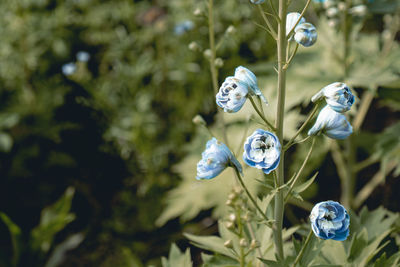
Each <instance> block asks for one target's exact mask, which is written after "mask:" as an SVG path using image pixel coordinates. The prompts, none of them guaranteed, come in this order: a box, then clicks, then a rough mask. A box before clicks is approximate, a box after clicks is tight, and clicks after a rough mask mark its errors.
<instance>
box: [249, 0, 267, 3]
mask: <svg viewBox="0 0 400 267" xmlns="http://www.w3.org/2000/svg"><path fill="white" fill-rule="evenodd" d="M250 2H252V3H253V4H262V3H264V2H265V0H250Z"/></svg>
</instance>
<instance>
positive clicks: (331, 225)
mask: <svg viewBox="0 0 400 267" xmlns="http://www.w3.org/2000/svg"><path fill="white" fill-rule="evenodd" d="M310 221H311V228H312V230H313V232H314V234H315V235H316V236H317V237H319V238H322V239H333V240H337V241H344V240H346V238H347V237H348V235H349V226H350V217H349V215H348V214H347V211H346V209H345V208H344V207H343V206H342V205H340V203H338V202H335V201H332V200H329V201H324V202H320V203H318V204H317V205H315V206H314V208H313V209H312V211H311V214H310Z"/></svg>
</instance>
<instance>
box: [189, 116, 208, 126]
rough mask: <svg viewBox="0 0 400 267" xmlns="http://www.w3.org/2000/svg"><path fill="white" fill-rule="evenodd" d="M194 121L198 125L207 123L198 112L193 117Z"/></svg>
mask: <svg viewBox="0 0 400 267" xmlns="http://www.w3.org/2000/svg"><path fill="white" fill-rule="evenodd" d="M192 122H193V123H194V124H196V125H206V121H205V120H204V119H203V117H202V116H200V115H198V114H197V115H196V116H194V117H193V119H192Z"/></svg>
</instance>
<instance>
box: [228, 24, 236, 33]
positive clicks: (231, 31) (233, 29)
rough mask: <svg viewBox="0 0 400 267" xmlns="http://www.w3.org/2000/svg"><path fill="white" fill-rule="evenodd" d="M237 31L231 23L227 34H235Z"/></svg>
mask: <svg viewBox="0 0 400 267" xmlns="http://www.w3.org/2000/svg"><path fill="white" fill-rule="evenodd" d="M235 32H236V28H235V27H234V26H233V25H230V26H229V27H228V29H226V33H227V34H234V33H235Z"/></svg>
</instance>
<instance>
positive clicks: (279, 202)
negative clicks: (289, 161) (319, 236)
mask: <svg viewBox="0 0 400 267" xmlns="http://www.w3.org/2000/svg"><path fill="white" fill-rule="evenodd" d="M286 13H287V3H286V0H279V18H280V23H279V24H278V40H277V50H278V104H277V118H276V125H275V128H276V135H277V137H278V139H279V141H280V142H281V144H283V119H284V113H285V93H286V69H285V68H284V65H285V63H286V62H285V60H286V45H287V39H286ZM284 153H285V152H284V151H283V150H282V152H281V161H280V164H279V166H278V169H277V171H276V174H277V181H276V182H277V187H278V188H279V187H280V186H282V185H283V184H284ZM283 210H284V202H283V191H279V192H278V193H277V194H276V195H275V210H274V213H275V214H274V215H275V216H274V217H275V224H274V243H275V253H276V255H277V256H278V258H279V259H283V258H284V254H283V241H282V224H283Z"/></svg>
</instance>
